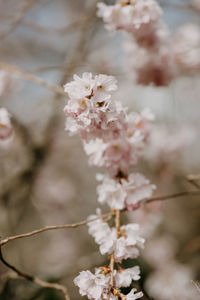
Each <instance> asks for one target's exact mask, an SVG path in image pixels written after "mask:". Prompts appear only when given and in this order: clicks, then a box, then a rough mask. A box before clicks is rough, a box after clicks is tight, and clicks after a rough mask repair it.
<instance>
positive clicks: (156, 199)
mask: <svg viewBox="0 0 200 300" xmlns="http://www.w3.org/2000/svg"><path fill="white" fill-rule="evenodd" d="M199 195H200V191H184V192H180V193H175V194H171V195H166V196H160V197H153V198H150V199H148V200H145V201H144V203H151V202H154V201H164V200H169V199H174V198H180V197H183V196H199Z"/></svg>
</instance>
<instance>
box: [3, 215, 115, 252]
mask: <svg viewBox="0 0 200 300" xmlns="http://www.w3.org/2000/svg"><path fill="white" fill-rule="evenodd" d="M111 216H112V213H111V212H110V213H107V214H104V215H101V216H99V217H96V218H94V219H90V220H84V221H81V222H78V223H74V224H65V225H57V226H56V225H55V226H46V227H43V228H40V229H36V230H33V231H31V232H28V233H23V234H19V235H14V236H10V237H8V238H6V239H4V240H1V241H0V247H1V246H3V245H5V244H7V243H8V242H10V241H14V240H17V239H21V238H27V237H30V236H33V235H36V234H39V233H42V232H45V231H50V230H57V229H67V228H77V227H80V226H83V225H86V224H88V223H89V222H92V221H95V220H98V219H107V218H109V217H111Z"/></svg>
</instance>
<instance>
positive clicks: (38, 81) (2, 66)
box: [0, 61, 67, 97]
mask: <svg viewBox="0 0 200 300" xmlns="http://www.w3.org/2000/svg"><path fill="white" fill-rule="evenodd" d="M0 69H2V70H4V71H6V72H9V73H11V74H15V75H17V76H19V77H21V78H23V79H25V80H27V81H30V82H34V83H36V84H39V85H41V86H43V87H45V88H47V89H48V90H50V91H52V92H54V93H56V94H59V95H61V96H65V97H66V95H67V94H66V93H65V92H64V90H63V88H62V87H61V86H59V85H56V84H53V83H49V82H47V81H45V80H44V79H42V78H40V77H38V76H35V75H33V74H31V73H29V72H27V71H24V70H22V69H20V68H19V67H16V66H13V65H10V64H7V63H5V62H2V61H0Z"/></svg>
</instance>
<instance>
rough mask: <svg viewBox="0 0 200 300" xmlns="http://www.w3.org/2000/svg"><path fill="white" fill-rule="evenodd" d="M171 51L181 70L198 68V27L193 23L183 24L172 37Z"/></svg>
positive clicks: (199, 65) (199, 34)
mask: <svg viewBox="0 0 200 300" xmlns="http://www.w3.org/2000/svg"><path fill="white" fill-rule="evenodd" d="M172 45H173V48H172V51H173V53H174V56H175V62H176V64H177V65H178V66H179V68H180V70H183V71H194V70H200V29H199V26H197V25H195V24H185V25H184V26H182V27H180V28H179V29H178V30H177V32H176V34H175V35H174V37H173V43H172Z"/></svg>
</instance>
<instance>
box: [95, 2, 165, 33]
mask: <svg viewBox="0 0 200 300" xmlns="http://www.w3.org/2000/svg"><path fill="white" fill-rule="evenodd" d="M97 7H98V13H97V15H98V16H99V17H102V18H103V20H104V22H105V23H106V28H107V29H108V30H116V29H124V30H126V31H129V32H131V31H137V30H140V29H141V28H142V26H143V25H146V24H148V26H149V27H150V26H151V25H153V24H154V23H155V22H158V20H159V19H160V16H161V9H160V7H159V5H158V4H157V2H156V1H154V0H136V1H119V3H116V4H115V5H109V6H108V5H105V4H104V3H98V4H97Z"/></svg>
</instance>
